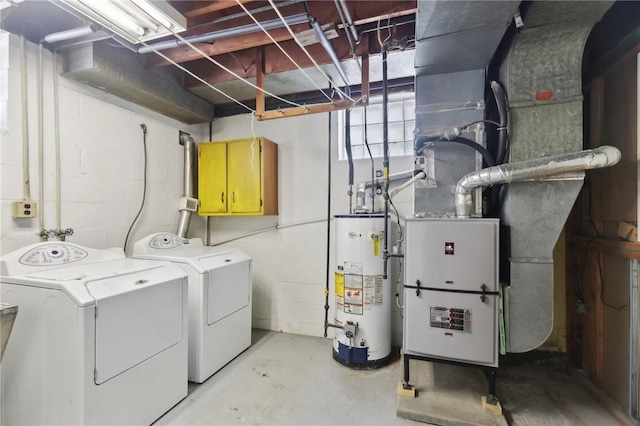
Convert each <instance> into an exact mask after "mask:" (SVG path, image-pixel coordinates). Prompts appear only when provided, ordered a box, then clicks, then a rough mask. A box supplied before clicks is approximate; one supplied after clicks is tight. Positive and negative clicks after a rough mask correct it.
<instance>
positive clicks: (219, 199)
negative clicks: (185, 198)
mask: <svg viewBox="0 0 640 426" xmlns="http://www.w3.org/2000/svg"><path fill="white" fill-rule="evenodd" d="M198 156H199V161H198V165H199V168H198V198H199V199H200V214H208V213H226V212H227V200H228V198H229V195H228V193H227V144H226V143H202V144H200V145H198Z"/></svg>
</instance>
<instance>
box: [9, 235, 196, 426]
mask: <svg viewBox="0 0 640 426" xmlns="http://www.w3.org/2000/svg"><path fill="white" fill-rule="evenodd" d="M0 283H1V292H0V301H2V302H5V303H12V304H16V305H19V306H20V315H18V316H17V317H16V320H15V323H14V327H13V331H12V333H11V344H9V345H7V348H6V351H5V354H4V359H3V360H2V363H1V364H0V366H1V368H2V384H1V386H2V392H1V395H2V401H1V406H0V412H1V413H2V419H1V420H2V424H3V425H4V426H9V425H16V424H22V425H43V424H47V425H53V424H56V425H117V424H120V425H124V424H126V425H148V424H150V423H152V422H153V421H154V420H156V419H157V418H158V417H160V416H161V415H162V414H164V413H165V412H166V411H168V410H169V409H171V408H172V407H173V406H174V405H175V404H176V403H178V402H179V401H180V400H181V399H183V398H184V397H186V396H187V380H186V374H187V315H186V314H187V278H186V276H185V274H184V272H182V271H181V270H179V269H178V268H176V267H174V266H172V265H168V264H164V263H160V262H150V261H143V260H133V259H126V258H125V256H124V253H123V251H122V250H118V249H111V250H94V249H90V248H86V247H81V246H78V245H75V244H71V243H68V242H45V243H38V244H33V245H31V246H28V247H25V248H24V249H21V250H17V251H14V252H12V253H9V254H7V255H6V256H3V257H2V258H1V259H0Z"/></svg>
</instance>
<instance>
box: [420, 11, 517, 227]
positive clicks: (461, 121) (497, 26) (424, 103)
mask: <svg viewBox="0 0 640 426" xmlns="http://www.w3.org/2000/svg"><path fill="white" fill-rule="evenodd" d="M519 4H520V2H519V1H419V2H418V14H417V23H416V39H417V44H416V60H415V67H416V131H415V133H416V138H421V137H433V136H436V135H442V134H443V133H445V131H446V130H447V129H450V128H452V127H457V126H463V125H465V124H467V123H471V122H474V121H478V120H483V119H484V118H485V101H484V96H485V83H486V68H487V66H488V64H489V61H490V60H491V59H492V57H493V54H494V52H495V51H496V48H497V47H498V44H499V43H500V41H501V40H502V37H503V36H504V33H505V31H506V29H507V27H508V26H509V24H510V23H511V21H512V19H513V15H514V13H515V12H516V11H517V10H518V5H519ZM460 136H461V137H463V138H466V139H469V140H472V141H474V142H476V143H478V144H480V145H482V146H486V141H485V135H484V131H483V128H482V127H476V128H472V129H467V130H466V132H465V133H462V134H461V135H460ZM415 168H416V170H421V171H424V172H425V174H426V175H427V178H426V179H424V180H422V181H419V182H417V183H416V184H415V185H414V214H420V215H425V216H428V215H443V214H444V215H453V214H454V213H455V206H454V202H453V197H452V194H453V192H454V189H455V187H456V183H457V182H458V180H459V179H460V178H462V177H463V176H464V175H465V174H467V173H469V172H472V171H475V170H479V169H481V168H482V158H481V157H480V156H479V155H477V154H476V152H475V151H473V150H470V149H469V148H467V147H464V146H461V145H459V144H438V145H434V146H433V147H428V148H425V149H424V150H423V151H422V152H421V153H420V155H417V156H416V158H415ZM480 198H481V197H476V199H478V200H479V201H478V203H477V205H476V206H475V208H474V213H476V214H481V212H482V204H481V201H482V200H481V199H480Z"/></svg>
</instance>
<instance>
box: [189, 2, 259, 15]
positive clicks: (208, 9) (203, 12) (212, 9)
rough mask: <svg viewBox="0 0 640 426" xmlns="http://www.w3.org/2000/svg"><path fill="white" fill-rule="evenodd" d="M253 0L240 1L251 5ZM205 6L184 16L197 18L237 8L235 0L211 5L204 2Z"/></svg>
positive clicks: (211, 3)
mask: <svg viewBox="0 0 640 426" xmlns="http://www.w3.org/2000/svg"><path fill="white" fill-rule="evenodd" d="M250 1H252V0H240V3H249V2H250ZM202 4H204V6H199V7H196V8H195V9H191V10H189V11H187V12H184V13H183V15H184V16H186V17H187V18H195V17H196V16H201V15H206V14H208V13H213V12H217V11H219V10H223V9H229V8H230V7H234V6H237V5H238V3H236V1H235V0H231V1H213V2H210V3H207V2H202Z"/></svg>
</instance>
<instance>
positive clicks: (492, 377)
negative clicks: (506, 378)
mask: <svg viewBox="0 0 640 426" xmlns="http://www.w3.org/2000/svg"><path fill="white" fill-rule="evenodd" d="M411 359H416V360H420V361H429V362H439V363H442V364H450V365H460V366H463V367H475V368H481V369H482V370H483V371H484V374H485V376H486V377H487V381H488V382H489V393H488V394H487V395H486V397H484V398H485V399H483V400H484V401H486V403H487V405H492V406H497V407H499V405H500V402H499V401H498V398H497V397H496V372H497V370H498V369H497V368H496V367H487V366H484V365H475V364H469V363H466V362H457V361H452V360H447V359H439V358H431V357H427V356H421V355H412V354H403V361H404V383H403V384H402V388H403V390H405V391H407V392H408V393H413V396H414V397H415V389H414V386H413V385H411V384H410V383H409V377H410V371H409V360H411ZM487 411H489V410H487Z"/></svg>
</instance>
